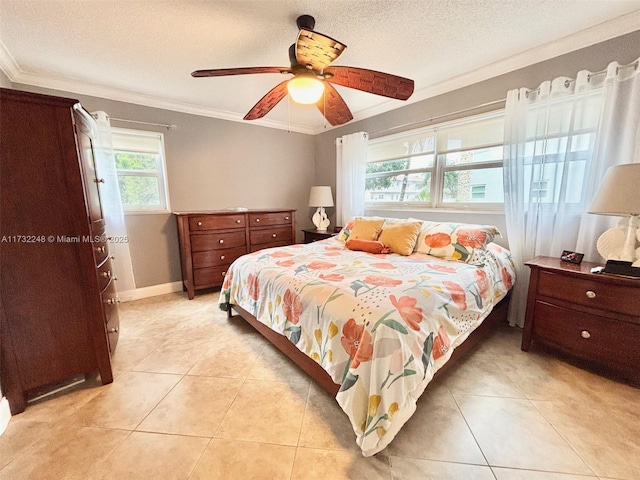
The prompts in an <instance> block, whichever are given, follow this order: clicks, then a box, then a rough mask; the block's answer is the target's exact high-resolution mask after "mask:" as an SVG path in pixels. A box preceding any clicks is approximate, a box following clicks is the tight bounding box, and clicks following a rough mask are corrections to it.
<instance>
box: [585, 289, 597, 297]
mask: <svg viewBox="0 0 640 480" xmlns="http://www.w3.org/2000/svg"><path fill="white" fill-rule="evenodd" d="M586 295H587V297H589V298H596V292H594V291H593V290H587V293H586Z"/></svg>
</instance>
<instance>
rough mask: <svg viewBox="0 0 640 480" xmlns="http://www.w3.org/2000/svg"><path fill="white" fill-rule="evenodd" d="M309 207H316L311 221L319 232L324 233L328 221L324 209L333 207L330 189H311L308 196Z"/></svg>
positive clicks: (321, 187) (325, 187) (323, 187)
mask: <svg viewBox="0 0 640 480" xmlns="http://www.w3.org/2000/svg"><path fill="white" fill-rule="evenodd" d="M309 206H310V207H318V209H317V210H316V213H314V214H313V217H312V218H311V220H312V221H313V224H314V225H315V226H316V230H318V231H319V232H326V231H327V227H328V226H329V223H330V222H329V219H328V218H327V214H326V212H325V211H324V207H333V195H331V187H328V186H319V187H311V193H310V194H309Z"/></svg>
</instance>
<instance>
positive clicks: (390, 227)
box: [378, 221, 422, 255]
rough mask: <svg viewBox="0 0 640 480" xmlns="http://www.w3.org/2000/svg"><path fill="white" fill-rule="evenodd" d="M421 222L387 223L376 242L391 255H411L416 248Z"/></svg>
mask: <svg viewBox="0 0 640 480" xmlns="http://www.w3.org/2000/svg"><path fill="white" fill-rule="evenodd" d="M421 227H422V222H420V221H418V222H392V223H387V224H386V225H385V226H384V228H383V229H382V232H381V233H380V236H379V237H378V240H380V241H381V242H382V243H384V245H385V246H387V247H389V249H390V250H391V251H392V252H393V253H399V254H400V255H411V254H412V253H413V249H414V247H415V246H416V240H417V239H418V234H419V233H420V228H421Z"/></svg>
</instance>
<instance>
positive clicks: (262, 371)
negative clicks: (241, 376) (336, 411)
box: [247, 344, 310, 384]
mask: <svg viewBox="0 0 640 480" xmlns="http://www.w3.org/2000/svg"><path fill="white" fill-rule="evenodd" d="M247 378H250V379H253V380H265V381H270V382H285V383H291V382H297V383H302V384H309V383H310V378H309V375H307V374H306V373H305V372H304V370H302V369H301V368H300V367H298V366H297V365H296V364H295V363H293V362H292V361H291V359H289V357H287V356H286V355H285V354H283V353H282V352H280V350H278V349H277V348H276V347H274V346H273V345H271V344H267V345H265V347H264V349H263V350H262V353H261V354H260V356H259V357H258V359H257V361H256V363H255V364H254V365H253V367H252V368H251V371H250V372H249V375H248V376H247Z"/></svg>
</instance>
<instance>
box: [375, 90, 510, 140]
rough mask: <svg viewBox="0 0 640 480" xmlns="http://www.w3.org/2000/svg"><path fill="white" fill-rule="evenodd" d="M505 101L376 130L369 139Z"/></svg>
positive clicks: (495, 101) (504, 100)
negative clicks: (380, 134)
mask: <svg viewBox="0 0 640 480" xmlns="http://www.w3.org/2000/svg"><path fill="white" fill-rule="evenodd" d="M506 101H507V99H506V98H503V99H501V100H494V101H493V102H487V103H483V104H481V105H476V106H475V107H468V108H463V109H462V110H457V111H455V112H450V113H444V114H442V115H436V116H434V117H430V118H427V119H424V120H418V121H415V122H410V123H404V124H402V125H396V126H395V127H391V128H385V129H383V130H376V131H375V132H369V137H371V136H372V135H376V134H379V133H387V132H391V131H393V130H398V129H400V128H406V127H413V126H416V125H427V124H429V123H432V122H433V121H434V120H439V119H441V118H446V117H452V116H454V115H459V114H461V113H467V112H472V111H473V110H479V109H481V108H486V107H492V106H494V105H500V104H504V103H505V102H506Z"/></svg>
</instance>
